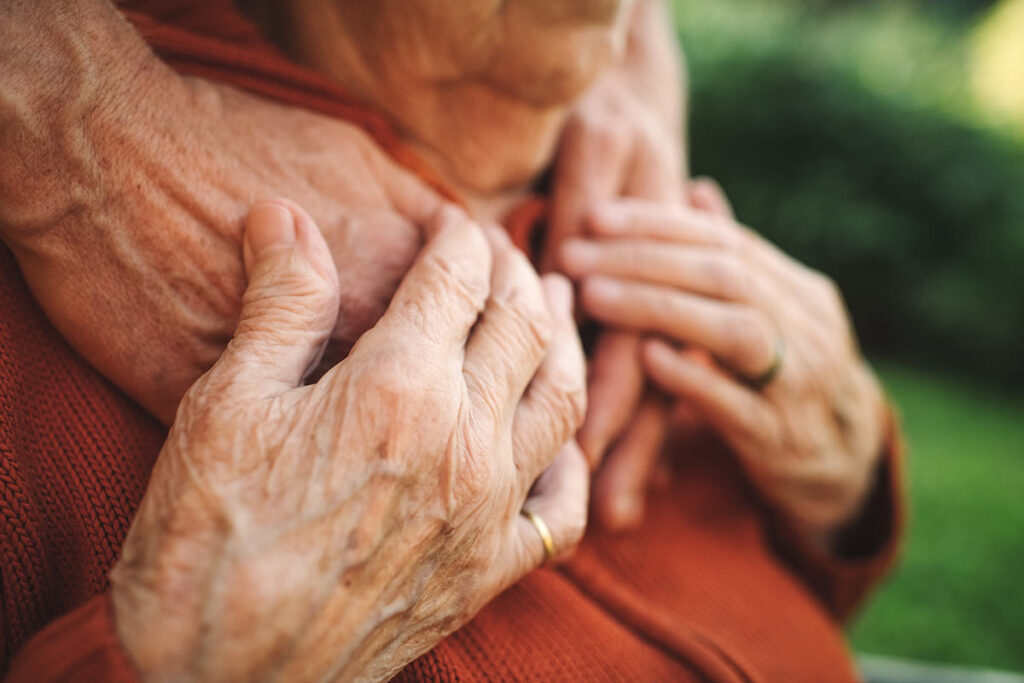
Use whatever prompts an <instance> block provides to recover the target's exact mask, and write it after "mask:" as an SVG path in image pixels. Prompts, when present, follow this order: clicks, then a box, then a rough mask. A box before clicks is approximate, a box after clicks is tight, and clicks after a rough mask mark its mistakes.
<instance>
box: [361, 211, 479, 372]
mask: <svg viewBox="0 0 1024 683" xmlns="http://www.w3.org/2000/svg"><path fill="white" fill-rule="evenodd" d="M427 233H428V234H429V235H430V237H429V241H428V242H427V244H426V245H425V246H424V248H423V250H422V251H421V252H420V254H419V256H418V257H417V258H416V261H415V263H413V265H412V267H411V268H410V269H409V272H408V273H406V275H405V278H404V279H403V280H402V282H401V284H400V285H399V286H398V290H397V291H396V292H395V296H394V298H393V299H392V300H391V304H390V306H388V309H387V311H386V312H385V313H384V315H383V317H382V318H381V320H380V321H379V322H378V323H377V325H376V326H375V327H374V329H372V330H371V331H370V332H369V333H368V334H367V335H365V336H364V337H363V340H362V341H363V346H364V347H366V346H378V347H379V346H380V345H382V344H384V345H390V346H394V345H396V344H397V345H400V346H404V347H406V348H412V349H415V350H416V351H415V352H416V353H423V352H424V350H425V348H424V342H427V343H428V344H430V345H432V346H435V347H437V348H440V349H441V350H442V351H443V352H445V353H446V354H447V355H448V357H449V358H450V359H452V361H453V362H457V365H458V367H460V368H461V366H462V359H463V354H464V351H465V346H466V340H467V338H468V336H469V331H470V329H471V328H472V327H473V326H474V325H475V324H476V322H477V318H478V317H479V316H480V313H481V312H482V311H483V308H484V301H485V300H486V299H487V296H488V293H489V292H490V280H491V263H492V259H491V249H490V246H489V245H488V243H487V239H486V238H485V237H484V233H483V231H482V229H481V228H480V226H479V225H477V224H476V223H475V222H473V221H472V220H470V219H469V218H468V217H467V216H466V215H465V214H464V213H463V212H462V211H460V210H459V209H456V208H454V207H452V206H445V207H444V208H442V209H441V210H440V211H439V212H438V213H437V215H436V216H435V217H434V219H433V220H432V221H431V225H429V226H427Z"/></svg>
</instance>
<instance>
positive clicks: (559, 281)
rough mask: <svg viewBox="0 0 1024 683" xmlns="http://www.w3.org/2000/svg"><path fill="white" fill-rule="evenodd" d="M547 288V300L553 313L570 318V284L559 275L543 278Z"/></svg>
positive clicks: (549, 275)
mask: <svg viewBox="0 0 1024 683" xmlns="http://www.w3.org/2000/svg"><path fill="white" fill-rule="evenodd" d="M544 281H545V283H546V286H547V288H548V300H549V302H550V304H551V307H552V309H553V310H554V312H557V313H560V314H562V315H564V316H566V317H569V318H571V317H572V284H571V283H570V282H569V281H568V280H566V279H565V278H564V277H562V276H561V275H555V274H548V275H545V276H544Z"/></svg>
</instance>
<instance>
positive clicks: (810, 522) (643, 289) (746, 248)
mask: <svg viewBox="0 0 1024 683" xmlns="http://www.w3.org/2000/svg"><path fill="white" fill-rule="evenodd" d="M691 193H692V194H693V200H692V201H693V204H694V205H695V206H696V207H698V208H696V209H687V208H683V207H672V206H665V205H659V204H656V203H652V202H644V201H637V200H621V201H619V202H610V203H607V204H605V205H603V206H602V207H600V208H598V209H596V210H595V211H594V212H592V214H591V216H590V219H589V221H588V225H589V228H590V229H589V232H588V235H587V237H586V238H585V239H579V238H577V239H574V240H570V241H569V242H567V243H566V244H565V245H564V247H563V251H562V262H563V264H565V267H566V269H567V270H568V272H569V273H570V274H571V275H572V276H573V277H574V278H576V279H577V280H578V281H579V282H580V297H581V303H582V306H583V308H584V310H585V311H586V312H587V313H588V314H589V315H592V316H594V317H595V318H597V319H598V320H601V321H602V322H604V323H605V324H608V325H612V326H616V327H619V328H623V329H630V330H636V331H637V332H640V333H642V334H644V335H647V336H650V337H652V339H650V340H649V341H647V342H645V347H644V349H643V360H644V368H645V369H646V371H647V373H648V374H649V376H650V377H651V378H652V379H653V380H654V381H655V382H656V383H657V384H658V385H659V386H661V387H662V388H664V389H665V390H666V391H668V392H669V393H670V394H671V395H672V396H674V397H676V398H678V399H679V400H681V401H682V402H683V403H684V404H685V405H686V406H687V407H688V408H689V409H691V410H692V411H695V412H696V413H697V414H698V415H699V416H700V417H701V418H703V419H704V420H705V421H706V422H707V423H708V424H710V425H711V426H712V427H713V428H714V429H715V430H716V431H717V432H718V434H719V435H720V436H721V437H722V438H723V439H724V440H725V441H726V442H727V443H728V444H729V445H730V446H731V447H732V449H733V450H734V451H735V452H736V454H737V455H738V456H739V458H740V460H741V461H742V463H743V465H744V466H745V468H746V470H747V472H748V474H749V475H750V478H751V480H752V481H753V482H754V484H755V485H756V486H757V487H758V489H759V490H760V491H761V493H762V494H763V495H764V496H765V498H766V499H767V500H769V501H770V502H772V503H773V504H774V505H775V506H776V507H777V508H778V509H779V510H780V511H781V512H782V513H783V515H784V516H785V518H786V519H788V520H790V521H791V522H792V523H794V524H796V525H797V526H798V527H800V528H802V529H804V530H806V531H807V532H808V534H810V535H811V537H812V538H816V539H827V537H828V535H829V534H830V533H831V532H832V531H834V530H836V529H837V528H838V527H840V526H841V525H843V524H846V523H848V522H850V521H851V520H852V519H853V518H854V517H855V515H856V513H857V511H858V510H859V509H860V507H861V505H862V503H863V500H864V498H865V495H866V494H867V492H868V490H869V488H870V486H871V484H872V483H873V481H874V476H873V475H874V472H875V471H876V469H877V465H878V462H879V458H880V455H881V452H882V438H883V433H882V432H883V419H884V402H883V398H882V393H881V390H880V388H879V386H878V384H877V381H876V380H875V377H874V375H873V374H872V372H871V370H870V369H869V368H868V367H867V365H866V363H865V362H864V360H863V359H862V358H861V356H860V352H859V350H858V347H857V344H856V340H855V339H854V336H853V331H852V329H851V327H850V322H849V318H848V316H847V313H846V310H845V307H844V305H843V302H842V299H841V297H840V295H839V292H838V290H837V288H836V286H835V284H834V283H832V282H831V281H830V280H829V279H828V278H826V277H825V276H823V275H822V274H821V273H818V272H815V271H813V270H811V269H809V268H807V267H805V266H803V265H801V264H800V263H798V262H796V261H794V260H793V259H791V258H789V257H788V256H786V255H785V254H783V253H782V252H780V251H779V250H778V249H776V248H775V247H774V246H772V245H771V244H769V243H768V242H767V241H766V240H764V239H763V238H761V237H760V236H758V235H757V234H755V233H754V232H753V231H751V230H749V229H747V228H745V227H743V226H742V225H740V224H739V223H737V222H736V221H735V220H734V219H733V217H732V214H731V211H730V209H729V206H728V203H727V202H726V200H725V197H724V195H723V194H722V193H721V191H720V190H719V189H718V187H717V185H715V184H714V183H711V182H709V181H699V182H694V184H693V186H692V189H691ZM677 345H679V346H681V347H682V348H681V349H680V348H677ZM780 347H781V350H782V365H781V370H780V372H779V373H778V375H777V376H776V377H775V378H774V380H772V381H771V382H770V383H769V384H768V385H767V386H766V387H763V388H762V389H760V390H758V389H756V388H754V387H752V386H750V381H749V379H750V378H754V377H758V376H759V375H761V374H762V373H764V371H765V369H766V368H769V367H770V366H771V365H772V363H773V359H774V357H775V354H776V349H777V348H780ZM708 354H710V357H709V355H708ZM712 358H713V360H712ZM654 471H655V468H654V463H653V462H650V463H646V465H634V467H633V472H634V473H641V474H643V475H644V476H648V475H650V474H651V473H652V472H654ZM646 483H647V482H645V481H644V480H643V478H640V479H639V480H636V479H634V481H632V482H631V485H632V487H633V490H632V491H630V492H629V494H630V495H633V496H641V495H642V493H643V488H644V486H645V484H646ZM595 495H596V493H595ZM636 502H637V501H634V504H635V503H636Z"/></svg>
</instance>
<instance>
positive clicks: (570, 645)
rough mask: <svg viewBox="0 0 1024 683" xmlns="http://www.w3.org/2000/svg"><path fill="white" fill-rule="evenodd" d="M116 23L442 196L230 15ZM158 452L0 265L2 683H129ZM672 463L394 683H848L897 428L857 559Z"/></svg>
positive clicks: (189, 4) (724, 463) (1, 255)
mask: <svg viewBox="0 0 1024 683" xmlns="http://www.w3.org/2000/svg"><path fill="white" fill-rule="evenodd" d="M121 4H122V6H123V8H124V9H125V10H126V12H127V16H128V17H129V18H130V19H131V20H132V21H133V22H134V23H135V25H136V26H137V27H138V28H139V30H140V32H141V33H142V34H143V35H144V36H145V37H146V39H147V40H148V41H149V42H150V43H151V44H152V45H153V47H154V49H155V50H156V51H157V53H158V54H159V55H161V56H162V57H163V58H164V59H165V60H167V61H168V63H169V64H171V65H172V66H173V67H175V68H177V69H179V70H180V71H182V72H184V73H194V74H198V75H202V76H204V77H206V78H214V79H218V80H221V81H223V82H226V83H229V84H232V85H235V86H237V87H241V88H246V89H249V90H251V91H253V92H257V93H260V94H262V95H265V96H268V97H272V98H275V99H278V100H280V101H283V102H287V103H290V104H293V105H297V106H303V107H307V108H309V109H312V110H315V111H319V112H321V113H325V114H328V115H331V116H336V117H339V118H344V119H346V120H350V121H352V122H354V123H356V124H357V125H360V126H362V127H363V128H364V129H366V130H367V131H368V132H369V133H370V134H371V135H372V136H373V137H374V139H375V140H377V142H378V143H379V144H380V145H381V146H382V147H383V148H384V149H385V150H386V151H388V152H389V153H390V154H391V155H392V156H393V157H394V158H395V159H396V160H397V161H399V162H400V163H403V164H405V165H406V166H408V167H409V168H411V169H412V170H414V171H415V172H417V173H418V174H420V175H421V177H424V179H425V180H426V181H427V182H428V183H429V184H432V185H434V186H435V187H437V189H438V190H439V191H441V192H442V193H443V194H445V196H449V197H450V196H451V194H450V193H448V192H447V191H446V190H445V189H444V188H443V187H440V186H439V184H438V183H437V182H436V179H435V178H434V176H433V175H432V174H431V173H430V170H429V169H428V168H427V167H426V166H425V165H424V164H422V162H421V161H419V160H418V159H417V158H416V157H415V156H414V155H413V154H412V153H411V152H409V151H408V150H407V149H405V148H404V147H403V146H402V145H401V143H400V142H399V140H398V137H397V136H396V135H395V134H394V132H393V131H392V130H391V129H390V127H389V126H388V125H387V122H386V121H384V120H383V119H382V118H381V117H379V116H378V115H376V114H374V113H372V112H368V111H366V110H365V109H364V108H361V107H360V106H359V105H358V104H356V103H354V102H353V101H352V100H351V99H350V98H349V97H348V96H347V95H346V94H345V93H344V92H342V91H341V90H340V89H338V88H337V87H336V86H334V85H333V84H331V83H329V82H327V81H326V80H324V79H323V78H321V77H319V76H317V75H316V74H312V73H310V72H308V71H306V70H304V69H301V68H300V67H298V66H296V65H294V64H292V63H291V62H288V61H287V60H286V59H285V58H284V57H283V56H282V55H280V54H279V53H278V52H277V51H276V50H274V49H273V48H271V47H270V46H268V45H266V44H265V43H264V42H262V39H261V38H260V37H259V34H258V33H257V32H255V30H254V29H253V28H252V27H251V26H250V25H249V24H248V23H247V22H245V21H244V19H242V17H240V16H239V15H238V13H237V12H236V11H235V10H234V8H233V5H231V3H230V2H229V1H228V0H202V1H200V0H146V1H143V2H126V3H121ZM542 218H543V206H542V204H538V203H536V202H534V203H532V204H531V205H530V208H529V210H528V211H521V212H519V217H518V218H513V219H512V221H511V222H512V225H510V226H509V227H510V232H511V233H512V234H513V235H514V236H516V238H517V241H519V242H520V243H521V244H522V243H525V242H527V241H528V238H529V235H530V234H531V233H532V230H533V229H534V227H535V226H536V224H537V223H538V222H539V221H542ZM164 436H165V431H164V429H163V428H162V427H161V426H160V425H159V424H158V423H157V422H156V421H155V420H153V419H152V418H151V417H149V416H148V415H147V414H145V413H144V412H143V411H142V410H141V409H140V408H139V407H138V406H136V405H135V404H134V403H133V402H131V401H130V400H129V399H127V398H126V397H125V396H124V395H123V394H121V393H120V392H119V391H118V390H117V389H116V388H114V387H113V386H112V385H110V384H109V383H108V382H106V381H105V380H104V379H103V378H102V377H100V376H99V375H98V374H97V373H96V372H95V371H94V370H92V369H91V368H90V367H89V366H88V365H87V364H86V363H85V362H84V361H83V360H82V359H81V358H79V357H78V356H77V355H76V354H75V353H74V352H73V351H72V350H71V349H70V348H69V347H68V346H67V344H66V343H65V342H64V341H63V340H62V339H61V337H60V336H59V335H58V334H57V332H56V331H55V330H54V329H53V328H52V327H51V326H50V324H49V323H48V321H47V320H46V318H45V317H44V315H43V314H42V312H41V311H40V309H39V308H38V306H37V305H36V304H35V302H34V300H33V299H32V296H31V294H30V292H29V291H28V288H27V287H26V286H25V284H24V282H23V280H22V278H21V276H20V273H19V271H18V269H17V265H16V263H15V261H14V259H13V258H12V256H11V254H10V253H9V252H8V251H7V250H6V249H2V248H0V486H2V490H0V562H2V565H0V581H2V583H0V591H2V596H0V610H2V611H0V624H2V631H0V672H3V671H7V670H8V668H9V667H11V661H12V658H13V657H14V656H15V654H16V653H19V651H20V654H19V655H18V661H17V663H16V664H15V665H14V667H13V669H12V670H11V675H12V677H13V678H12V680H19V681H46V680H131V679H132V678H133V677H134V673H133V672H132V671H131V666H130V664H129V663H128V662H127V659H126V658H125V656H124V653H123V652H121V651H120V648H119V645H118V643H117V640H116V636H115V634H114V628H113V622H112V619H111V617H110V611H109V600H108V598H107V597H106V596H105V591H106V590H107V585H108V584H107V578H106V576H107V572H108V571H109V570H110V568H111V567H112V566H113V564H114V562H115V561H116V558H117V553H118V549H119V547H120V545H121V543H122V541H123V539H124V536H125V534H126V532H127V528H128V525H129V523H130V520H131V518H132V516H133V514H134V511H135V510H136V509H137V506H138V504H139V501H140V499H141V496H142V494H143V492H144V490H145V485H146V481H147V478H148V476H149V472H150V470H151V467H152V464H153V461H154V458H155V456H156V454H157V453H158V451H159V448H160V445H161V442H162V440H163V438H164ZM677 455H678V456H679V457H677V458H676V462H677V470H676V472H675V475H676V476H675V477H674V482H675V483H674V484H673V487H672V488H671V489H670V490H668V491H665V492H662V493H660V494H656V495H653V496H652V498H651V499H650V500H649V501H648V510H647V516H646V521H645V524H644V525H643V527H642V528H641V529H640V530H639V531H637V532H636V533H632V534H629V535H624V536H610V535H602V534H601V533H599V532H597V531H591V532H590V533H589V534H588V536H587V538H586V539H585V541H584V543H583V545H582V547H581V549H580V551H579V552H578V553H577V555H576V557H575V558H574V559H573V560H572V561H571V562H570V563H569V564H568V565H567V566H566V567H564V568H563V569H560V570H558V571H554V570H540V571H536V572H534V573H532V574H531V575H529V576H528V577H526V578H525V579H524V580H523V581H521V582H520V583H519V584H517V585H516V586H514V587H513V588H511V589H509V590H508V591H507V592H506V593H504V594H503V595H501V596H499V598H498V599H496V600H495V601H494V602H492V603H491V604H490V605H489V606H487V607H486V608H485V609H484V610H483V611H482V612H481V613H480V614H479V615H478V616H477V617H476V618H475V619H474V620H473V621H472V622H471V623H470V624H469V625H467V626H466V627H464V628H463V629H461V630H460V631H458V632H457V633H455V634H453V635H452V636H451V637H449V638H448V639H447V640H445V641H444V642H442V643H441V644H440V645H439V646H438V647H436V648H435V649H434V650H433V651H432V652H430V653H428V654H427V655H425V656H424V657H422V658H421V659H419V660H418V661H416V662H413V663H412V664H411V665H410V666H409V667H408V668H407V669H406V670H405V671H404V672H402V673H401V674H400V675H399V677H398V680H401V681H412V680H432V681H458V680H510V679H517V680H586V681H602V680H607V681H627V680H635V681H650V680H681V681H686V680H711V681H794V682H799V681H833V680H835V681H848V680H852V679H853V673H852V671H851V668H850V663H849V658H848V656H847V653H846V650H845V646H844V644H843V640H842V634H841V632H840V627H839V623H840V620H841V619H842V618H844V617H845V616H847V615H848V614H849V613H850V612H851V611H852V610H853V609H854V608H855V607H856V605H857V604H859V603H860V602H861V601H862V599H863V597H864V596H865V595H866V593H867V592H868V590H869V589H870V588H871V586H872V585H873V584H874V583H875V582H876V581H877V580H878V578H879V577H880V576H881V575H882V574H883V573H884V571H885V570H886V568H887V567H888V566H889V564H890V563H891V562H892V559H893V557H894V555H895V550H896V544H897V541H898V538H899V534H900V529H901V507H900V485H901V484H900V452H899V448H898V440H897V438H896V433H895V429H892V430H891V433H890V438H889V440H888V446H887V451H886V454H885V462H884V466H883V469H882V474H881V477H880V479H879V482H878V487H877V490H876V493H875V495H874V497H873V498H872V501H871V510H870V515H869V519H870V521H871V523H870V524H869V525H868V528H867V530H866V531H865V537H864V538H863V539H862V542H861V543H860V544H858V547H859V548H860V552H859V553H858V554H857V556H856V557H855V558H854V559H845V560H843V559H840V558H836V557H831V556H828V555H825V554H822V553H820V552H818V551H816V550H815V549H813V548H810V547H807V546H805V545H804V544H803V542H802V541H801V539H800V538H799V537H798V536H796V535H794V534H791V533H788V532H787V531H786V529H785V528H784V527H781V526H779V525H777V524H774V523H772V521H771V517H770V515H769V514H768V513H767V511H766V509H765V508H764V507H763V505H762V504H761V503H760V502H759V501H758V499H757V498H756V496H754V495H753V493H752V492H751V491H750V490H749V488H748V487H747V485H746V483H745V480H744V478H743V476H742V474H741V473H740V471H739V469H738V467H737V465H736V463H735V459H734V458H733V456H732V455H731V454H730V453H729V452H728V451H727V450H726V449H724V448H723V447H722V446H721V445H720V444H717V443H714V442H709V443H708V444H707V446H706V448H702V449H699V450H697V451H694V452H689V453H685V454H677ZM61 615H66V616H65V617H64V618H59V617H61ZM36 633H38V635H37V636H36V637H35V638H33V639H32V640H31V641H30V642H28V644H27V645H26V641H28V639H29V638H30V637H32V635H33V634H36Z"/></svg>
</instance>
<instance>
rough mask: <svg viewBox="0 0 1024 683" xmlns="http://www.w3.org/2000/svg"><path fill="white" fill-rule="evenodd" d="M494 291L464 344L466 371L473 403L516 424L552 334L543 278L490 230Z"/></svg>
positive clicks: (500, 236) (464, 373) (503, 239)
mask: <svg viewBox="0 0 1024 683" xmlns="http://www.w3.org/2000/svg"><path fill="white" fill-rule="evenodd" d="M490 237H491V247H492V250H493V254H494V256H493V259H494V261H493V263H494V267H493V270H492V273H491V293H490V296H489V297H488V299H487V303H486V304H485V306H484V311H483V314H482V315H481V316H480V320H479V321H478V322H477V324H476V327H474V328H473V332H472V334H471V335H470V338H469V342H468V343H467V345H466V355H465V362H464V364H463V368H462V372H463V376H464V377H465V378H466V386H467V387H468V389H469V391H470V395H471V396H473V397H475V398H476V399H477V400H476V401H474V403H475V404H478V405H483V406H486V407H488V408H489V409H491V411H492V413H494V414H492V415H491V417H492V418H493V419H495V420H497V421H499V422H501V423H504V424H508V425H509V426H510V427H511V426H512V420H513V417H514V415H515V409H516V406H517V405H519V401H520V400H521V399H522V397H523V393H524V391H525V390H526V387H527V386H528V385H529V384H530V380H531V379H532V378H533V376H534V374H535V373H536V371H537V368H538V366H539V365H540V363H541V361H542V360H543V358H544V355H545V353H546V352H547V349H548V346H549V345H550V344H551V340H552V338H553V336H554V331H553V323H552V316H551V312H550V311H549V310H548V306H547V302H546V301H545V300H544V292H543V290H542V289H541V284H540V278H539V277H538V275H537V272H536V271H535V270H534V269H533V266H531V265H530V262H529V261H527V260H526V256H525V255H524V254H523V253H522V252H521V251H519V250H518V249H516V248H515V247H514V246H513V245H512V243H511V242H510V241H509V240H508V238H507V237H506V236H505V235H504V234H501V233H498V232H492V233H491V235H490Z"/></svg>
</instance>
